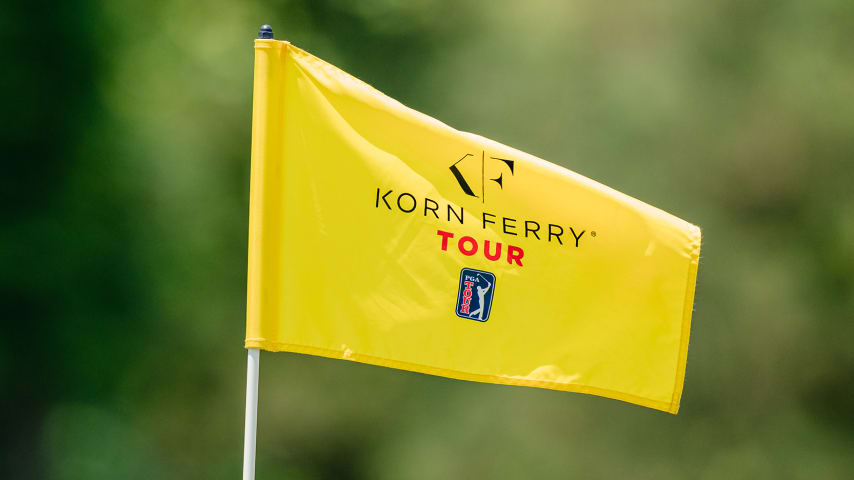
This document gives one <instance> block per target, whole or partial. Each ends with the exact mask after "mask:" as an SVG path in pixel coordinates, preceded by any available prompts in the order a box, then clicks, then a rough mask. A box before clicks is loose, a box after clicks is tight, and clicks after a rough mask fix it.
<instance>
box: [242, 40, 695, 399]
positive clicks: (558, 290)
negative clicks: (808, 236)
mask: <svg viewBox="0 0 854 480" xmlns="http://www.w3.org/2000/svg"><path fill="white" fill-rule="evenodd" d="M255 55H256V57H255V90H254V109H253V120H252V180H251V182H252V185H251V206H250V221H249V222H250V225H249V279H248V295H247V296H248V306H247V326H246V343H245V346H246V347H247V348H261V349H264V350H269V351H290V352H299V353H306V354H311V355H320V356H325V357H331V358H341V359H346V360H353V361H357V362H363V363H370V364H375V365H383V366H387V367H393V368H399V369H404V370H411V371H416V372H423V373H428V374H433V375H442V376H445V377H451V378H457V379H463V380H473V381H479V382H490V383H499V384H508V385H525V386H531V387H541V388H550V389H555V390H565V391H571V392H582V393H590V394H595V395H601V396H604V397H610V398H615V399H619V400H624V401H627V402H632V403H636V404H639V405H644V406H647V407H651V408H655V409H660V410H665V411H668V412H671V413H676V412H677V410H678V408H679V401H680V398H681V394H682V385H683V381H684V375H685V361H686V355H687V350H688V334H689V330H690V320H691V313H692V304H693V297H694V284H695V280H696V275H697V262H698V257H699V250H700V230H699V228H697V227H695V226H693V225H691V224H689V223H687V222H685V221H682V220H680V219H678V218H676V217H674V216H672V215H669V214H667V213H665V212H663V211H661V210H658V209H656V208H654V207H651V206H649V205H647V204H644V203H642V202H640V201H638V200H635V199H633V198H631V197H628V196H626V195H624V194H622V193H620V192H617V191H615V190H612V189H610V188H608V187H605V186H603V185H600V184H598V183H596V182H594V181H592V180H589V179H587V178H585V177H582V176H580V175H578V174H576V173H573V172H571V171H569V170H566V169H564V168H562V167H559V166H556V165H554V164H551V163H548V162H546V161H544V160H541V159H538V158H536V157H533V156H531V155H529V154H526V153H524V152H521V151H519V150H515V149H513V148H510V147H507V146H504V145H502V144H500V143H497V142H494V141H492V140H488V139H486V138H483V137H480V136H477V135H473V134H470V133H465V132H460V131H457V130H454V129H453V128H451V127H448V126H447V125H445V124H443V123H441V122H439V121H437V120H434V119H432V118H430V117H428V116H426V115H423V114H421V113H419V112H416V111H414V110H411V109H409V108H407V107H405V106H403V105H402V104H400V103H398V102H397V101H395V100H393V99H391V98H389V97H386V96H385V95H383V94H382V93H380V92H378V91H377V90H375V89H373V88H372V87H370V86H369V85H367V84H365V83H363V82H361V81H360V80H358V79H356V78H354V77H352V76H350V75H348V74H347V73H345V72H343V71H341V70H339V69H338V68H336V67H334V66H332V65H330V64H328V63H325V62H324V61H322V60H320V59H318V58H316V57H314V56H312V55H310V54H308V53H306V52H304V51H303V50H300V49H298V48H296V47H294V46H293V45H290V44H289V43H287V42H281V41H277V40H256V42H255ZM511 163H512V169H511ZM454 165H455V166H456V167H457V172H456V173H455V172H454V171H453V170H452V169H451V167H452V166H454ZM457 173H458V174H459V178H458V177H457ZM460 179H462V181H461V180H460ZM499 179H500V180H499ZM499 181H500V182H501V183H500V184H499ZM464 185H465V186H467V187H468V188H469V190H470V192H468V193H467V192H466V191H465V188H464ZM389 191H391V192H390V193H388V192H389ZM409 210H411V211H409ZM484 212H486V213H487V214H488V215H486V220H487V222H486V223H484ZM459 216H462V217H463V222H462V223H461V222H460V221H459ZM526 222H527V223H526ZM549 224H551V225H552V226H548V225H549ZM535 225H537V226H538V229H535ZM526 227H527V228H526ZM549 230H551V233H552V235H548V233H549ZM440 232H449V233H450V234H453V235H454V236H453V238H451V237H447V243H446V249H444V250H443V249H442V243H443V235H447V234H441V233H440ZM559 232H560V235H558V233H559ZM465 236H468V237H471V240H465V241H464V242H463V244H462V245H461V244H460V243H459V240H460V239H461V238H462V237H465ZM537 237H539V238H537ZM487 240H488V241H489V242H490V246H489V249H488V250H487V252H488V253H490V254H491V256H492V257H495V255H494V254H495V252H496V248H497V247H496V245H497V243H501V244H502V245H503V247H502V251H501V256H500V257H499V258H498V259H497V260H490V259H489V258H487V257H486V256H485V255H484V247H485V244H484V243H485V241H487ZM475 242H476V244H477V252H476V253H474V254H472V255H467V254H465V253H463V251H465V252H468V253H470V252H471V250H473V249H474V248H475V247H474V244H475ZM511 245H512V246H513V247H514V248H513V249H512V252H513V253H514V255H513V256H511V258H510V259H509V260H508V253H510V251H511V248H510V246H511ZM460 247H462V250H461V248H460ZM520 252H523V253H522V256H521V258H518V257H519V253H520ZM463 268H473V269H477V270H480V271H483V272H485V273H484V275H486V274H487V273H491V274H494V279H493V281H492V282H490V283H489V285H490V286H489V287H484V288H489V289H491V290H489V291H487V293H486V294H484V300H477V301H478V303H483V304H484V305H485V304H486V302H487V300H485V298H486V295H489V294H490V293H491V294H492V302H491V307H490V311H489V312H488V317H486V321H478V319H475V318H474V317H475V316H477V315H475V314H474V312H466V313H467V314H469V313H471V316H470V317H465V316H461V315H460V314H459V311H461V310H459V309H460V308H463V307H461V306H460V305H462V304H458V295H462V293H461V292H462V291H463V290H462V289H461V285H460V277H461V270H462V269H463ZM487 276H488V275H487ZM483 278H484V280H480V279H478V280H477V281H478V282H481V283H478V284H477V285H484V286H485V285H486V284H487V283H485V282H488V280H485V279H486V277H483ZM489 278H492V277H489ZM478 288H479V287H478ZM478 295H479V294H478V293H475V294H474V298H476V299H477V298H479V297H478ZM482 314H483V313H482V312H481V313H480V314H478V315H482Z"/></svg>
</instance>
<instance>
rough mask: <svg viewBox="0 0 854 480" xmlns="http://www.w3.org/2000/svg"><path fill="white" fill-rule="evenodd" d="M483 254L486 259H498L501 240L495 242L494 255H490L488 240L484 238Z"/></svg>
mask: <svg viewBox="0 0 854 480" xmlns="http://www.w3.org/2000/svg"><path fill="white" fill-rule="evenodd" d="M483 254H484V255H485V256H486V258H487V260H492V261H495V260H498V259H499V258H501V242H498V243H496V244H495V255H492V254H490V253H489V240H484V242H483Z"/></svg>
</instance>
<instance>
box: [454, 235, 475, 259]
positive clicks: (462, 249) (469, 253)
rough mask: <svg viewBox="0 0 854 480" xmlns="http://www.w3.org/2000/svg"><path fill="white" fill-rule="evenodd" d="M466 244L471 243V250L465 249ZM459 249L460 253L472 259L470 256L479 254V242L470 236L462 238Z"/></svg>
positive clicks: (458, 244) (458, 245) (458, 243)
mask: <svg viewBox="0 0 854 480" xmlns="http://www.w3.org/2000/svg"><path fill="white" fill-rule="evenodd" d="M466 243H470V244H471V248H465V247H464V245H465V244H466ZM457 247H458V248H459V249H460V253H462V254H463V255H467V256H469V257H470V256H472V255H474V254H475V253H477V240H475V239H473V238H471V237H468V236H466V237H461V238H460V241H459V242H457Z"/></svg>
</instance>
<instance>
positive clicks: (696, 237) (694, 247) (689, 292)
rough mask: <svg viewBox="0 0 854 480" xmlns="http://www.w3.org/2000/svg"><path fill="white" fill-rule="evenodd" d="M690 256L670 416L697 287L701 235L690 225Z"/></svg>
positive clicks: (681, 378) (676, 399) (677, 392)
mask: <svg viewBox="0 0 854 480" xmlns="http://www.w3.org/2000/svg"><path fill="white" fill-rule="evenodd" d="M691 227H692V230H693V232H692V233H693V239H692V241H691V256H690V261H689V263H688V277H687V279H686V285H685V300H684V302H683V305H682V333H681V341H680V343H679V356H678V357H677V360H676V379H675V383H674V385H673V399H672V400H671V401H670V409H669V410H668V411H669V412H670V413H672V414H674V415H675V414H677V413H679V404H680V402H681V400H682V388H683V387H684V386H685V367H686V365H687V364H688V341H689V338H690V336H691V316H692V315H693V313H694V292H695V290H696V287H697V267H698V266H699V263H700V246H701V243H702V233H701V232H700V227H697V226H695V225H692V226H691Z"/></svg>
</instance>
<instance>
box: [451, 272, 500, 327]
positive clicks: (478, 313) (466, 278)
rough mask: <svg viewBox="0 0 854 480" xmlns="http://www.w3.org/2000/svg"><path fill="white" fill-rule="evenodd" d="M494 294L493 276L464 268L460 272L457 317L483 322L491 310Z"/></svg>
mask: <svg viewBox="0 0 854 480" xmlns="http://www.w3.org/2000/svg"><path fill="white" fill-rule="evenodd" d="M494 293H495V275H494V274H492V273H489V272H484V271H483V270H475V269H473V268H464V269H463V270H462V271H461V272H460V287H459V292H458V293H457V309H456V313H457V316H458V317H461V318H467V319H471V320H477V321H478V322H485V321H487V320H488V319H489V314H490V312H491V310H492V298H493V295H494Z"/></svg>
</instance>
